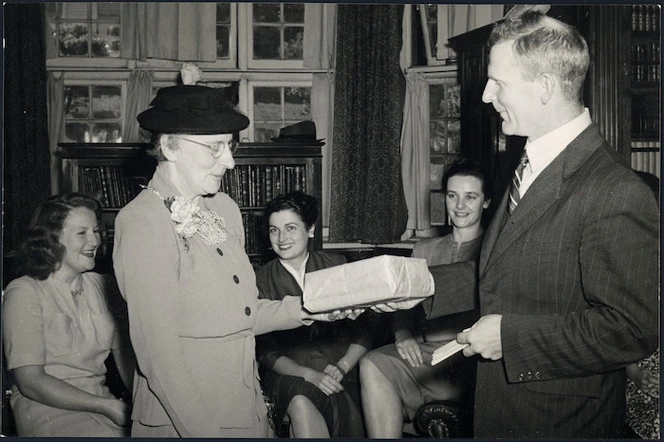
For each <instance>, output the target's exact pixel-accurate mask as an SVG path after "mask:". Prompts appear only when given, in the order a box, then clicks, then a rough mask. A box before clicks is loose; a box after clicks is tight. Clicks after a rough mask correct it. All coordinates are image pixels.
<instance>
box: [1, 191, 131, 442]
mask: <svg viewBox="0 0 664 442" xmlns="http://www.w3.org/2000/svg"><path fill="white" fill-rule="evenodd" d="M99 213H100V209H99V203H98V202H97V201H96V200H94V199H92V198H90V197H88V196H85V195H81V194H77V193H71V194H66V195H61V196H55V197H51V198H50V199H48V200H47V201H44V202H42V203H41V204H39V206H38V207H37V209H36V211H35V213H34V215H33V218H32V220H31V222H30V226H29V231H28V234H27V238H26V239H25V241H24V242H23V244H22V245H21V248H20V256H21V260H22V263H23V267H24V271H25V273H26V274H25V276H22V277H20V278H18V279H15V280H14V281H12V282H11V283H10V284H9V285H8V286H7V288H6V289H5V293H4V300H3V305H2V332H3V343H4V349H5V354H6V356H7V358H6V363H7V368H8V369H9V370H12V372H13V375H14V376H13V377H14V379H15V383H14V385H13V386H12V396H11V407H12V410H13V412H14V418H15V421H16V429H17V432H18V435H19V436H32V437H39V436H49V437H83V436H91V437H122V436H127V435H128V433H129V431H128V426H129V413H130V406H129V405H128V404H126V403H125V402H123V401H121V400H119V399H117V398H116V397H115V396H113V394H112V393H111V392H110V391H109V389H108V388H107V387H106V385H105V382H106V366H105V364H104V361H105V360H106V358H107V357H108V355H109V353H110V352H113V357H114V358H115V362H116V365H117V366H118V369H119V372H120V375H121V377H122V380H123V381H124V383H125V385H126V386H130V385H131V382H132V377H133V370H134V359H133V354H132V352H131V347H130V346H129V336H128V334H127V332H126V322H124V323H121V322H120V321H118V322H120V323H119V324H118V323H116V320H117V318H122V310H121V309H122V305H123V304H124V302H123V301H122V299H121V298H120V295H119V294H118V292H117V286H116V284H115V281H114V280H113V279H112V278H111V277H107V276H102V275H100V274H98V273H95V272H91V271H90V270H92V269H93V268H94V266H95V255H96V253H97V249H98V248H99V245H100V235H99ZM117 300H119V301H120V303H116V301H117ZM111 306H113V307H115V308H112V307H111ZM125 319H126V317H125ZM122 329H123V330H124V331H125V333H120V330H122Z"/></svg>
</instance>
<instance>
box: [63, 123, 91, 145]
mask: <svg viewBox="0 0 664 442" xmlns="http://www.w3.org/2000/svg"><path fill="white" fill-rule="evenodd" d="M65 142H67V143H89V142H90V127H89V125H88V123H65Z"/></svg>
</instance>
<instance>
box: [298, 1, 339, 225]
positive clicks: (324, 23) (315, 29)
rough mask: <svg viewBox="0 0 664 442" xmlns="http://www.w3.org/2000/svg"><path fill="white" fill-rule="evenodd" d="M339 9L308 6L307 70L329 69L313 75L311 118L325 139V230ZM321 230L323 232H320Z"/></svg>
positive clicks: (323, 170) (308, 4)
mask: <svg viewBox="0 0 664 442" xmlns="http://www.w3.org/2000/svg"><path fill="white" fill-rule="evenodd" d="M336 19H337V5H336V4H323V3H307V4H306V5H305V7H304V40H303V45H304V66H305V67H308V68H312V69H325V72H317V73H314V74H313V84H312V88H311V115H312V118H313V120H314V121H317V122H319V124H318V125H317V126H316V132H317V136H318V138H325V145H324V146H323V147H322V149H321V150H322V154H323V161H322V175H323V192H322V199H323V201H322V212H323V219H322V220H321V221H322V223H321V225H320V227H322V226H329V220H330V198H331V193H330V185H329V183H330V174H331V171H332V161H331V157H332V150H333V136H332V128H333V127H334V107H333V103H334V57H335V41H336V37H335V34H336ZM320 227H319V228H320Z"/></svg>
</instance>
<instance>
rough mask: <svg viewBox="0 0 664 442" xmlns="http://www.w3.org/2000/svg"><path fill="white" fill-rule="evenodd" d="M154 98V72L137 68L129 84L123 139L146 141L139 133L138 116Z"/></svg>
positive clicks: (131, 75)
mask: <svg viewBox="0 0 664 442" xmlns="http://www.w3.org/2000/svg"><path fill="white" fill-rule="evenodd" d="M151 99H152V72H150V71H144V70H140V69H135V70H133V71H132V72H131V74H130V75H129V82H128V84H127V107H126V109H125V121H124V133H123V134H122V141H124V142H125V143H133V142H139V141H144V140H141V139H140V137H139V135H138V121H136V117H137V116H138V114H140V113H141V112H143V111H144V110H145V109H147V108H148V106H149V105H150V101H151Z"/></svg>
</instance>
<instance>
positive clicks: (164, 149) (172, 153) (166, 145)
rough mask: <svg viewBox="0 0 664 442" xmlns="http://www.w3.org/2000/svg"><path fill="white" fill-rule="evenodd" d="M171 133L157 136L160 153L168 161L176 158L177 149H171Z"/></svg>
mask: <svg viewBox="0 0 664 442" xmlns="http://www.w3.org/2000/svg"><path fill="white" fill-rule="evenodd" d="M171 137H172V135H162V136H161V137H160V138H159V145H160V146H161V147H160V148H161V153H162V154H164V157H166V159H167V160H168V161H175V160H177V158H178V154H179V149H171V147H170V146H171V143H172V141H171Z"/></svg>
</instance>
